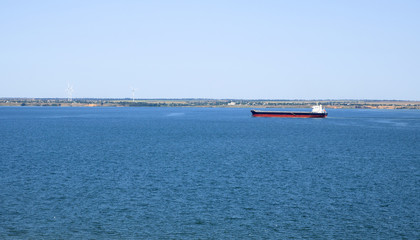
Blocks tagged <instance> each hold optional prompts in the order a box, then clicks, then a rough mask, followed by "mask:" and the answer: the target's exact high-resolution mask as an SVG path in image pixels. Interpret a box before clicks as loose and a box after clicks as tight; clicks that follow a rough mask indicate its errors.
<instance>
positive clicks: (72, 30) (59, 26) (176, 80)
mask: <svg viewBox="0 0 420 240" xmlns="http://www.w3.org/2000/svg"><path fill="white" fill-rule="evenodd" d="M419 13H420V1H418V0H413V1H410V0H395V1H387V0H377V1H376V0H351V1H336V0H334V1H328V0H310V1H304V0H289V1H282V0H273V1H270V0H261V1H248V0H240V1H234V0H221V1H219V0H211V1H210V0H209V1H204V0H203V1H193V0H191V1H181V0H180V1H176V0H171V1H169V0H168V1H158V0H151V1H147V0H144V1H142V0H118V1H115V0H114V1H107V0H98V1H95V0H89V1H85V0H83V1H78V0H71V1H70V0H68V1H67V0H62V1H56V0H53V1H46V0H39V1H29V0H28V1H22V0H11V1H9V0H2V1H0V97H31V98H32V97H52V98H55V97H60V98H61V97H66V96H67V94H66V91H65V90H66V88H67V85H68V83H70V84H71V85H72V86H73V89H74V92H73V97H74V98H85V97H89V98H129V97H131V94H132V92H131V88H132V87H133V88H136V89H137V90H136V92H135V97H136V98H143V99H144V98H146V99H147V98H215V99H226V98H228V99H387V100H420V14H419Z"/></svg>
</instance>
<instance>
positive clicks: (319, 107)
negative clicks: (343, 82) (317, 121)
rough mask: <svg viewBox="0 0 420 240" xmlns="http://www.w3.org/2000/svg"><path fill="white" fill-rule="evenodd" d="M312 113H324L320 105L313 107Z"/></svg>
mask: <svg viewBox="0 0 420 240" xmlns="http://www.w3.org/2000/svg"><path fill="white" fill-rule="evenodd" d="M312 112H313V113H324V112H325V108H322V105H315V106H313V107H312Z"/></svg>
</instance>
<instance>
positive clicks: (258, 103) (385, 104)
mask: <svg viewBox="0 0 420 240" xmlns="http://www.w3.org/2000/svg"><path fill="white" fill-rule="evenodd" d="M315 104H322V105H324V106H325V107H326V108H327V109H341V108H350V109H420V101H406V100H245V99H134V101H133V100H132V99H106V98H104V99H97V98H75V99H71V100H69V99H66V98H0V106H16V107H17V106H43V107H49V106H53V107H224V108H310V107H311V106H313V105H315Z"/></svg>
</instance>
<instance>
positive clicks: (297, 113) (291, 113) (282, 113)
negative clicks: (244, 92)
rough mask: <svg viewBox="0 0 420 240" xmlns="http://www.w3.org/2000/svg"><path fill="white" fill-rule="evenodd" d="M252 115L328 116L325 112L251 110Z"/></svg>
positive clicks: (287, 116)
mask: <svg viewBox="0 0 420 240" xmlns="http://www.w3.org/2000/svg"><path fill="white" fill-rule="evenodd" d="M251 113H252V116H253V117H278V118H325V117H327V116H328V113H327V112H324V113H313V112H278V111H258V110H251Z"/></svg>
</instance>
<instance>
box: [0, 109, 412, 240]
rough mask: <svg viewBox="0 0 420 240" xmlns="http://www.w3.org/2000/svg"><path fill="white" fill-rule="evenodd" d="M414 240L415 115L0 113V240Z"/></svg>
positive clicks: (400, 112)
mask: <svg viewBox="0 0 420 240" xmlns="http://www.w3.org/2000/svg"><path fill="white" fill-rule="evenodd" d="M287 238H295V239H420V111H418V110H329V117H328V118H326V119H281V118H252V117H251V113H250V109H236V108H235V109H232V108H227V109H225V108H55V107H16V108H14V107H1V108H0V239H287Z"/></svg>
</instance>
